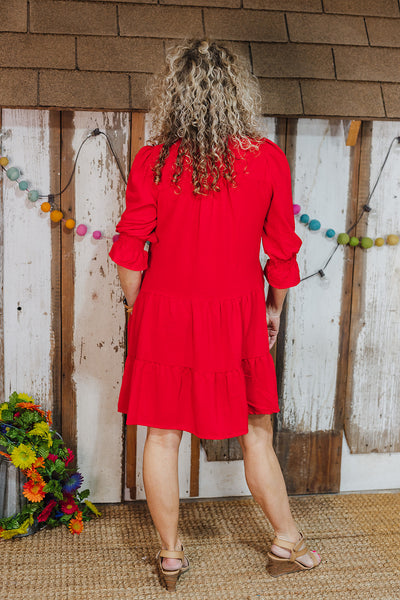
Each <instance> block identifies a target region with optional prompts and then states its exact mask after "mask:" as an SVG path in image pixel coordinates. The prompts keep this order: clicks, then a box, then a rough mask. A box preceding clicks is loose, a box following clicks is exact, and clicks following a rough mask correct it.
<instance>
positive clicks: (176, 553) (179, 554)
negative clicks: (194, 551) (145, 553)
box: [160, 549, 184, 560]
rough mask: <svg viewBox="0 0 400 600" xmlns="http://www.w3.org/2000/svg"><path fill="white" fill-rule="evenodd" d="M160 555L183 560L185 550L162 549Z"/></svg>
mask: <svg viewBox="0 0 400 600" xmlns="http://www.w3.org/2000/svg"><path fill="white" fill-rule="evenodd" d="M160 556H162V557H163V558H180V559H181V560H183V557H184V552H183V550H164V549H162V550H160Z"/></svg>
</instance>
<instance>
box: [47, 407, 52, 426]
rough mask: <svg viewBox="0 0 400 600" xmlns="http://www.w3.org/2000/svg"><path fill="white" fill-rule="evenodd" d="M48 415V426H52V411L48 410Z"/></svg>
mask: <svg viewBox="0 0 400 600" xmlns="http://www.w3.org/2000/svg"><path fill="white" fill-rule="evenodd" d="M46 415H47V416H46V419H47V422H48V424H49V425H52V424H53V419H52V416H51V410H48V411H47V413H46Z"/></svg>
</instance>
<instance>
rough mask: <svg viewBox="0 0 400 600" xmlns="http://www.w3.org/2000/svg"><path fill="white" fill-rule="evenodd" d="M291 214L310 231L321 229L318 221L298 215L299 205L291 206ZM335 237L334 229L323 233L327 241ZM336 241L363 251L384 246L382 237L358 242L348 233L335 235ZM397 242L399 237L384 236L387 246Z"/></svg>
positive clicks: (305, 215)
mask: <svg viewBox="0 0 400 600" xmlns="http://www.w3.org/2000/svg"><path fill="white" fill-rule="evenodd" d="M368 212H369V211H368ZM293 213H294V215H298V216H299V221H300V223H303V224H304V225H307V226H308V228H309V229H310V230H311V231H318V230H319V229H321V223H320V221H318V219H310V215H308V214H307V213H303V214H300V213H301V206H300V205H299V204H293ZM335 235H336V231H335V230H334V229H327V230H326V232H325V236H326V237H327V238H329V239H332V238H334V237H335ZM336 241H337V243H338V244H339V245H340V246H346V245H349V246H351V247H353V248H356V247H358V246H359V247H360V248H363V249H364V250H368V248H372V247H373V246H374V245H375V246H378V247H379V246H383V245H384V244H385V239H384V238H382V237H379V238H376V239H375V240H373V239H372V238H370V237H362V238H361V240H360V239H358V238H357V237H355V236H352V237H350V236H349V235H348V233H345V232H344V233H339V234H338V235H337V238H336ZM399 241H400V238H399V236H398V235H395V234H393V233H391V234H389V235H387V236H386V244H387V245H388V246H397V244H398V243H399Z"/></svg>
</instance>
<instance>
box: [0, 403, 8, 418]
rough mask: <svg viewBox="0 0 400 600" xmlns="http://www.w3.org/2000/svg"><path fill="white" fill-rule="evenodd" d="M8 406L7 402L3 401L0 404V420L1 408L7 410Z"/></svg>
mask: <svg viewBox="0 0 400 600" xmlns="http://www.w3.org/2000/svg"><path fill="white" fill-rule="evenodd" d="M7 408H8V402H3V404H0V421H1V412H2V411H3V410H7Z"/></svg>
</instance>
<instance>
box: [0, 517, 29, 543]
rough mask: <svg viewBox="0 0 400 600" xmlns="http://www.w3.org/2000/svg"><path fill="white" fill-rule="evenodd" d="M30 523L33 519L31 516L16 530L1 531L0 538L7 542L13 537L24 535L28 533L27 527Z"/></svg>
mask: <svg viewBox="0 0 400 600" xmlns="http://www.w3.org/2000/svg"><path fill="white" fill-rule="evenodd" d="M32 523H33V518H32V515H31V516H30V517H28V518H27V519H26V520H25V521H24V522H23V523H22V525H21V526H20V527H18V528H17V529H3V531H2V532H1V533H0V536H1V537H2V538H3V539H4V540H9V539H10V538H12V537H14V535H19V534H20V533H22V534H24V533H26V532H27V531H28V527H29V525H32Z"/></svg>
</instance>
